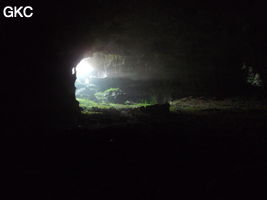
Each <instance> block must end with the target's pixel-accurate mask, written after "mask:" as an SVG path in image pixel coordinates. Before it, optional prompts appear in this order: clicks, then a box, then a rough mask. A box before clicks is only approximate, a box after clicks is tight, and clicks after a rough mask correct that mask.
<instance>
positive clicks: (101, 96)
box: [95, 88, 126, 103]
mask: <svg viewBox="0 0 267 200" xmlns="http://www.w3.org/2000/svg"><path fill="white" fill-rule="evenodd" d="M125 96H126V94H125V93H124V92H123V91H122V90H121V89H120V88H109V89H107V90H105V91H103V92H97V93H95V97H96V98H97V100H98V101H99V102H102V103H108V102H109V103H124V102H125V101H126V98H125Z"/></svg>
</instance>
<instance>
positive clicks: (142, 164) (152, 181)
mask: <svg viewBox="0 0 267 200" xmlns="http://www.w3.org/2000/svg"><path fill="white" fill-rule="evenodd" d="M177 108H179V109H174V110H172V112H171V113H165V114H153V115H151V114H143V113H139V114H137V115H130V114H127V113H121V112H111V113H104V114H103V113H101V114H99V113H91V114H87V115H84V116H83V117H82V119H81V121H80V122H79V125H78V126H77V127H75V128H73V129H70V130H67V131H62V132H61V133H60V134H59V133H57V134H54V135H53V134H50V135H46V136H38V137H33V136H31V137H21V138H20V139H19V140H17V139H14V138H11V139H10V142H7V143H6V144H5V145H4V147H5V148H4V149H5V152H6V158H4V160H5V165H6V166H7V167H6V171H5V172H6V173H5V178H4V179H5V180H6V182H5V183H6V184H5V185H6V186H7V188H9V190H7V191H9V194H10V195H11V196H12V195H13V196H17V197H18V196H27V197H28V198H32V199H179V198H180V199H196V198H205V199H241V198H253V199H262V197H265V195H266V192H265V189H266V185H267V154H266V153H267V135H266V132H267V131H266V130H267V123H266V112H265V110H264V109H255V108H252V109H242V108H240V109H218V108H208V109H204V110H203V109H202V110H195V111H194V112H193V111H192V109H187V110H186V109H184V110H182V109H180V107H177ZM10 188H11V189H10ZM15 191H16V192H15ZM11 199H12V198H11ZM13 199H14V198H13Z"/></svg>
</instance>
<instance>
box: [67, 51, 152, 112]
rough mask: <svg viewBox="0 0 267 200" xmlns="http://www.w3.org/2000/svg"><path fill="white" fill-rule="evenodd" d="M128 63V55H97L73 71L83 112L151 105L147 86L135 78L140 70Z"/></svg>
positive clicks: (96, 53) (87, 58)
mask: <svg viewBox="0 0 267 200" xmlns="http://www.w3.org/2000/svg"><path fill="white" fill-rule="evenodd" d="M126 61H127V57H126V56H122V55H118V54H111V53H103V52H94V53H93V54H91V57H84V58H83V59H82V60H80V61H79V62H78V64H77V65H76V66H75V67H74V68H72V74H73V76H75V77H76V79H75V83H74V84H75V98H76V100H77V101H78V102H79V107H80V108H81V109H82V110H86V111H88V110H89V111H91V110H94V109H95V108H129V107H135V106H144V105H148V104H149V103H148V102H151V100H150V96H149V95H147V88H146V87H145V86H144V83H143V82H142V81H141V80H136V79H134V75H135V74H134V73H135V72H136V71H137V70H133V68H132V67H131V66H132V65H130V64H129V63H127V62H126ZM135 77H136V75H135ZM92 108H93V109H92Z"/></svg>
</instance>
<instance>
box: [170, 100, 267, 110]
mask: <svg viewBox="0 0 267 200" xmlns="http://www.w3.org/2000/svg"><path fill="white" fill-rule="evenodd" d="M170 104H171V107H170V110H171V111H172V112H177V111H178V112H202V111H204V112H205V111H209V112H211V111H213V112H218V111H251V110H254V111H255V110H260V111H267V105H266V102H261V101H259V100H248V99H241V98H232V99H220V100H218V99H212V98H204V97H198V98H193V97H186V98H182V99H177V100H174V101H172V102H170Z"/></svg>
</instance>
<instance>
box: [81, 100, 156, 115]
mask: <svg viewBox="0 0 267 200" xmlns="http://www.w3.org/2000/svg"><path fill="white" fill-rule="evenodd" d="M77 101H78V102H79V103H80V107H81V108H82V109H83V113H87V114H97V113H98V112H95V111H94V109H101V110H105V109H106V110H108V109H116V110H120V109H132V108H138V107H142V106H144V107H146V106H149V105H151V104H149V103H145V102H142V103H135V104H131V105H126V104H116V103H97V102H95V101H92V100H89V99H81V98H77Z"/></svg>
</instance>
